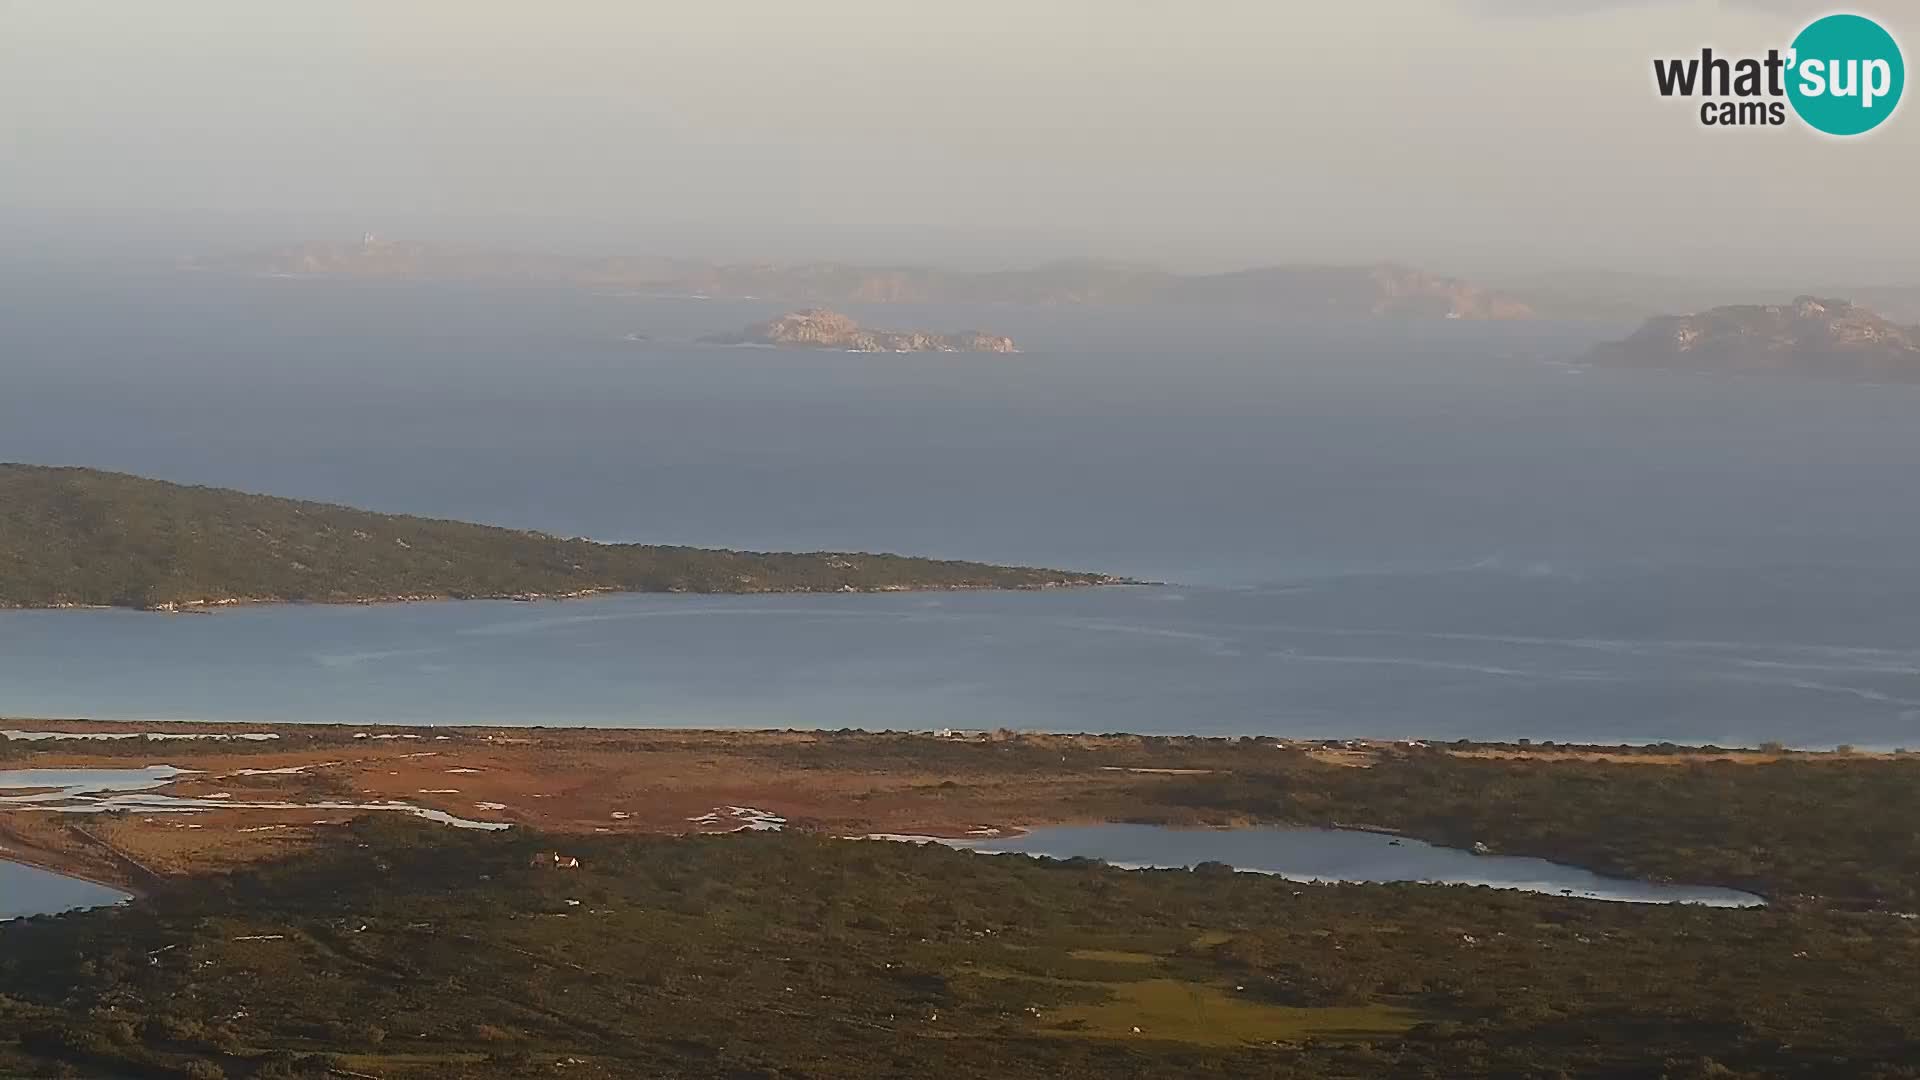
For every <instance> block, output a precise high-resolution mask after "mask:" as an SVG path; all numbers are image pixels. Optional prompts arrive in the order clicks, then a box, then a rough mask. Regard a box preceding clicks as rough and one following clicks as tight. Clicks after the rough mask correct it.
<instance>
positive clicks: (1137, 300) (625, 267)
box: [184, 234, 1539, 319]
mask: <svg viewBox="0 0 1920 1080" xmlns="http://www.w3.org/2000/svg"><path fill="white" fill-rule="evenodd" d="M184 265H185V266H186V267H188V268H190V269H196V270H209V271H221V272H228V273H248V274H273V275H283V276H330V277H353V278H392V279H423V280H447V279H454V280H475V281H526V282H544V283H569V284H575V285H581V286H587V287H593V288H618V289H626V290H632V291H635V292H639V293H643V294H646V295H652V296H662V297H671V296H697V297H716V298H729V299H754V300H778V301H785V302H792V303H798V304H809V305H828V306H830V305H834V304H883V303H966V304H1034V305H1067V304H1127V305H1175V306H1207V305H1214V306H1220V305H1227V306H1231V305H1239V306H1247V307H1259V308H1261V309H1263V310H1268V311H1277V312H1280V313H1283V314H1293V315H1301V316H1307V315H1315V316H1321V315H1324V316H1335V317H1340V318H1393V319H1531V318H1535V317H1537V316H1538V315H1539V313H1538V312H1537V311H1536V310H1535V308H1534V306H1533V305H1531V304H1529V303H1528V302H1527V301H1526V300H1524V299H1522V298H1520V297H1519V296H1517V295H1514V294H1512V293H1508V292H1502V291H1499V290H1495V289H1491V288H1487V287H1485V286H1482V285H1477V284H1474V283H1472V282H1468V281H1464V280H1461V279H1459V278H1453V277H1447V276H1445V275H1441V274H1435V273H1430V272H1428V271H1425V270H1417V269H1414V268H1412V267H1407V266H1400V265H1397V264H1393V263H1376V264H1369V265H1358V266H1325V265H1310V264H1299V265H1285V266H1269V267H1262V268H1258V269H1251V270H1239V271H1234V272H1231V273H1220V274H1177V273H1172V272H1170V271H1167V270H1162V269H1159V268H1157V267H1153V266H1142V265H1139V264H1136V263H1128V262H1117V261H1112V260H1102V259H1069V260H1063V261H1058V262H1050V263H1046V264H1044V265H1041V266H1036V267H1032V268H1030V269H1020V270H990V271H968V270H951V269H941V268H936V267H927V266H859V265H853V264H848V263H835V262H814V263H799V264H776V263H731V264H729V263H712V262H706V261H703V260H699V259H678V258H664V257H654V256H566V255H543V254H531V253H523V252H460V251H451V250H443V249H438V248H432V247H428V246H424V245H419V244H405V243H396V242H393V241H389V240H385V239H382V238H380V237H378V236H375V235H373V234H368V235H367V236H365V237H363V238H362V239H361V241H360V242H359V243H348V244H309V245H303V246H299V247H292V248H282V249H278V250H273V251H260V252H248V253H241V254H232V255H214V256H203V257H200V258H195V259H190V260H187V261H186V263H185V264H184Z"/></svg>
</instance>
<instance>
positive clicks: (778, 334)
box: [710, 308, 1020, 353]
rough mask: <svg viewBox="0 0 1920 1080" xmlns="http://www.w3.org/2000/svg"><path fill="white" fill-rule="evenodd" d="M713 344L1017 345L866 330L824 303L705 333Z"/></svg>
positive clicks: (999, 349) (975, 334)
mask: <svg viewBox="0 0 1920 1080" xmlns="http://www.w3.org/2000/svg"><path fill="white" fill-rule="evenodd" d="M710 340H711V341H712V342H713V343H714V344H717V345H772V346H777V347H780V348H789V349H845V350H847V351H849V352H975V353H1014V352H1019V351H1020V350H1019V349H1018V348H1017V347H1015V345H1014V344H1013V339H1012V338H1010V337H1007V336H1006V335H1004V334H988V333H983V332H981V331H979V330H961V331H958V332H956V333H952V334H931V333H928V332H926V331H924V330H870V329H868V328H866V327H864V326H861V325H860V324H859V323H858V322H855V321H854V320H853V319H852V318H850V317H849V316H846V315H842V314H840V313H839V312H837V311H828V310H827V309H825V308H808V309H806V310H805V311H789V312H787V313H786V314H785V315H781V316H779V317H777V318H773V319H768V320H767V321H766V322H762V323H755V324H754V325H752V326H749V327H747V328H746V329H745V330H742V331H741V332H740V333H738V334H729V335H723V336H721V337H716V338H712V339H710Z"/></svg>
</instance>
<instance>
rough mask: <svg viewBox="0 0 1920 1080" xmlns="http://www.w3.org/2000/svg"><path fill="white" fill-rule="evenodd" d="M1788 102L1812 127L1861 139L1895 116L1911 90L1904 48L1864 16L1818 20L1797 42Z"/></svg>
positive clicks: (1802, 33) (1791, 70)
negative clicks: (1903, 94) (1902, 53)
mask: <svg viewBox="0 0 1920 1080" xmlns="http://www.w3.org/2000/svg"><path fill="white" fill-rule="evenodd" d="M1789 63H1790V64H1791V68H1790V75H1789V79H1788V83H1787V99H1788V100H1789V101H1791V102H1793V111H1794V112H1797V113H1799V114H1800V119H1802V120H1805V121H1806V122H1807V123H1808V124H1809V125H1810V126H1812V127H1813V128H1815V129H1816V130H1819V131H1824V132H1826V133H1827V134H1829V135H1861V134H1864V133H1866V132H1869V131H1872V130H1873V129H1874V128H1877V127H1879V126H1880V125H1881V124H1882V123H1883V122H1885V121H1886V119H1887V117H1889V116H1892V115H1893V110H1894V109H1895V108H1896V107H1898V106H1899V104H1900V91H1902V90H1904V89H1905V88H1906V85H1907V65H1906V61H1904V60H1903V59H1902V58H1901V56H1900V44H1899V42H1896V41H1894V40H1893V35H1892V34H1889V33H1887V31H1886V30H1885V29H1884V28H1883V27H1882V26H1881V25H1880V24H1879V23H1877V22H1874V21H1873V20H1872V19H1869V18H1866V17H1864V16H1861V15H1828V16H1827V17H1826V18H1823V19H1816V20H1814V21H1813V22H1811V23H1809V24H1808V25H1807V28H1806V29H1805V30H1802V31H1800V36H1799V37H1796V38H1794V39H1793V54H1792V59H1791V60H1790V61H1789Z"/></svg>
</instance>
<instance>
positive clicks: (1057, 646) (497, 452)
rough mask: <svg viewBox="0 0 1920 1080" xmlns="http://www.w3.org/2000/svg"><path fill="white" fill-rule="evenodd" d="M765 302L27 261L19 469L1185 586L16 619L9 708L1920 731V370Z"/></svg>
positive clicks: (1519, 729) (1576, 330)
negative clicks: (1628, 368)
mask: <svg viewBox="0 0 1920 1080" xmlns="http://www.w3.org/2000/svg"><path fill="white" fill-rule="evenodd" d="M775 310H777V307H776V306H775V305H771V304H757V303H750V302H729V303H722V302H710V301H697V300H647V299H641V298H636V297H632V296H621V295H611V294H595V293H593V292H590V291H581V290H554V289H542V288H536V287H523V288H498V287H480V286H462V285H425V284H408V283H382V284H375V283H352V282H324V281H311V280H297V279H241V278H225V277H212V276H206V275H199V274H191V273H177V272H167V273H156V274H104V273H81V272H72V271H68V272H47V271H34V272H31V273H29V272H25V271H20V270H12V271H6V272H5V273H4V274H0V373H4V375H5V385H4V392H0V459H13V460H22V461H33V462H46V463H63V464H84V465H94V466H100V467H105V468H115V469H124V470H128V471H134V472H139V473H143V474H147V475H152V476H159V477H163V478H167V479H174V480H182V481H191V482H199V483H209V484H219V485H225V486H232V487H240V488H245V489H249V490H257V491H268V492H273V493H277V494H285V495H292V496H298V497H305V498H316V499H324V500H330V501H338V502H346V503H352V504H355V505H361V506H367V507H371V508H374V509H380V510H389V511H405V512H414V513H425V514H434V515H444V516H449V517H458V518H466V519H471V520H479V521H489V522H495V523H499V524H505V525H513V526H524V527H537V528H541V529H545V530H548V531H551V532H556V533H562V534H569V535H571V534H578V535H586V536H592V537H597V538H602V539H637V540H648V541H659V542H673V543H690V544H704V545H718V546H729V547H747V548H761V549H770V548H781V549H788V548H801V549H816V548H833V549H865V550H889V551H900V552H908V553H915V554H928V555H940V556H951V557H965V558H977V559H986V560H994V561H1006V562H1020V563H1039V564H1046V565H1054V566H1065V567H1074V568H1088V569H1097V570H1105V571H1111V572H1114V573H1121V574H1130V575H1137V576H1142V577H1148V578H1153V579H1156V580H1163V581H1168V582H1172V583H1174V584H1173V585H1172V586H1170V587H1167V588H1161V589H1126V590H1114V591H1103V592H1091V593H1048V594H1034V595H1005V594H999V595H938V596H878V597H838V596H836V597H758V598H725V597H723V598H699V597H625V598H612V599H604V600H596V601H590V602H582V603H575V604H566V605H549V604H537V605H525V604H490V603H476V604H432V605H418V606H412V607H392V608H376V609H322V608H281V609H272V610H256V611H245V612H232V613H226V614H222V615H218V616H208V617H176V618H168V617H163V616H152V615H139V614H133V613H123V612H98V613H89V612H80V613H14V614H6V615H0V714H11V715H92V716H109V717H129V718H133V717H137V718H174V717H200V718H212V719H239V720H249V719H258V720H273V719H293V720H366V721H395V722H436V721H438V722H501V723H505V722H516V723H517V722H537V723H550V724H582V723H622V724H688V725H694V724H729V725H751V726H763V725H764V726H793V727H812V726H826V727H839V726H843V725H846V726H862V727H893V728H924V727H942V726H955V727H994V726H1001V725H1008V726H1015V727H1045V728H1063V729H1085V730H1118V729H1128V730H1137V731H1157V732H1183V731H1185V732H1208V733H1214V732H1219V733H1249V732H1270V733H1278V734H1296V735H1334V734H1338V735H1348V734H1356V735H1357V734H1369V735H1407V736H1426V737H1459V736H1470V737H1521V736H1525V737H1531V738H1536V739H1548V738H1552V739H1583V740H1599V741H1608V742H1611V741H1624V740H1632V741H1649V740H1660V739H1672V740H1680V741H1712V742H1720V743H1755V742H1759V741H1762V740H1766V739H1780V740H1783V741H1787V742H1790V743H1797V744H1806V745H1831V744H1835V743H1842V742H1850V743H1856V744H1859V745H1861V746H1897V745H1903V744H1907V743H1912V744H1914V745H1916V746H1920V669H1916V666H1915V665H1916V660H1920V500H1915V499H1914V498H1912V497H1911V495H1912V483H1913V481H1912V478H1913V477H1914V476H1916V475H1920V424H1915V423H1914V419H1915V417H1916V415H1917V414H1920V388H1912V387H1905V388H1901V387H1869V386H1848V385H1838V384H1830V383H1817V382H1805V381H1797V380H1787V379H1741V378H1720V379H1716V378H1698V377H1690V376H1675V375H1661V374H1652V373H1609V372H1583V371H1579V370H1577V369H1575V368H1572V367H1569V366H1568V365H1567V364H1566V363H1565V361H1566V360H1567V359H1568V358H1570V357H1572V356H1575V355H1577V354H1578V353H1579V352H1580V351H1581V350H1582V349H1583V348H1584V347H1585V346H1586V345H1587V344H1589V343H1591V342H1592V341H1594V340H1597V339H1598V338H1600V337H1602V336H1605V335H1608V334H1611V333H1615V332H1617V331H1618V330H1620V329H1621V328H1620V327H1613V326H1590V325H1561V324H1553V325H1514V326H1482V325H1473V324H1463V323H1457V322H1455V323H1434V324H1421V325H1394V324H1376V323H1366V324H1355V325H1336V324H1332V323H1301V322H1297V321H1296V322H1282V321H1277V320H1273V319H1267V318H1262V317H1261V316H1259V315H1258V314H1251V313H1212V314H1209V313H1196V312H1182V313H1178V314H1177V315H1169V314H1167V313H1145V312H1129V311H1115V310H1102V309H1049V310H1023V309H954V308H940V309H922V308H914V307H884V308H873V309H856V310H855V311H854V312H853V313H854V314H856V315H857V316H860V317H862V318H863V319H864V320H866V321H868V322H870V323H873V324H874V325H882V326H899V327H916V328H918V327H925V328H930V329H941V330H950V329H958V328H961V327H973V326H978V327H981V328H984V329H990V330H999V331H1004V332H1007V333H1011V334H1013V335H1015V336H1016V337H1017V338H1018V339H1019V340H1020V341H1021V343H1022V344H1023V346H1025V348H1026V350H1027V351H1026V352H1025V353H1024V354H1022V355H1019V356H1013V357H997V356H988V357H975V356H947V355H911V356H908V355H900V356H896V355H883V356H863V355H849V354H842V353H808V352H788V351H778V352H776V351H771V350H753V349H716V348H707V347H701V346H697V345H694V344H692V343H691V342H692V340H693V339H695V338H697V337H699V336H701V335H703V334H708V333H713V332H716V331H723V330H730V329H734V328H737V327H738V326H739V325H741V324H743V323H745V322H747V321H749V320H752V319H755V318H760V317H764V316H766V315H767V314H770V313H772V312H773V311H775ZM629 335H632V336H633V337H635V338H639V339H642V340H626V338H627V337H628V336H629Z"/></svg>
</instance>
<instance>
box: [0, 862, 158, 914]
mask: <svg viewBox="0 0 1920 1080" xmlns="http://www.w3.org/2000/svg"><path fill="white" fill-rule="evenodd" d="M131 899H132V897H131V896H129V895H128V894H126V893H124V892H121V891H120V890H118V889H110V888H108V887H107V886H105V885H96V884H94V883H93V882H91V881H81V880H80V879H79V878H71V877H67V876H66V875H65V874H56V873H53V872H51V871H48V870H41V869H39V868H38V867H33V866H25V865H22V864H20V863H14V862H7V861H6V860H4V859H0V922H5V921H7V920H8V919H19V918H24V917H26V916H28V915H54V914H58V913H59V912H62V911H74V910H77V909H80V908H93V907H106V906H107V905H109V904H121V903H125V902H126V901H128V900H131Z"/></svg>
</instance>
